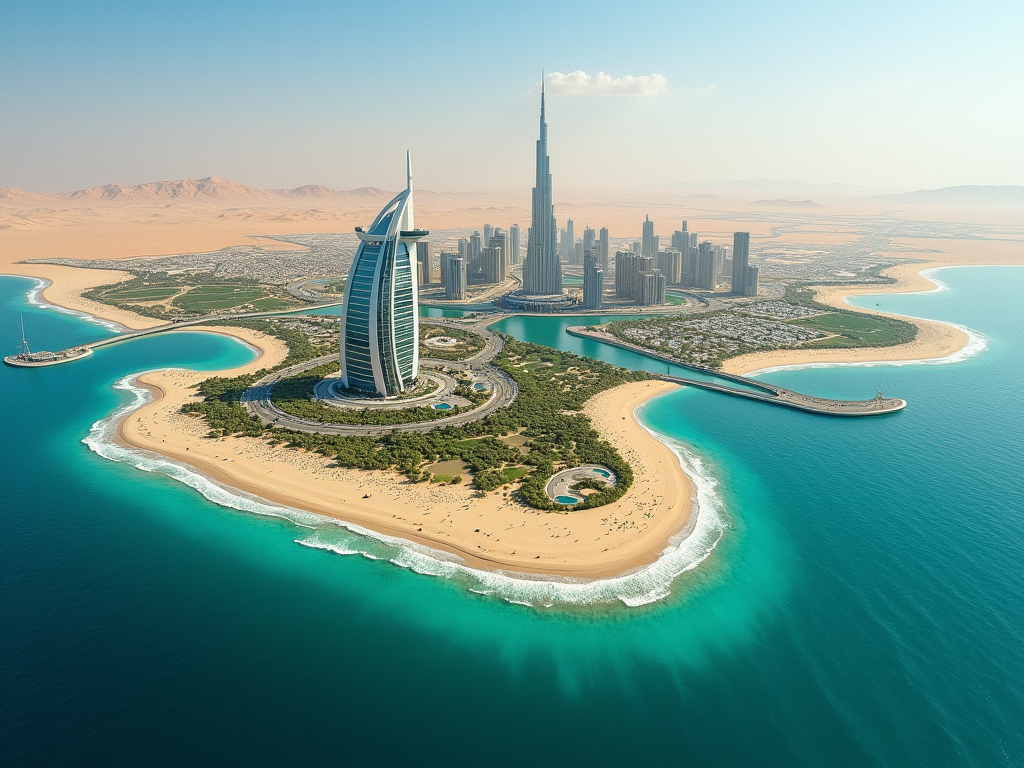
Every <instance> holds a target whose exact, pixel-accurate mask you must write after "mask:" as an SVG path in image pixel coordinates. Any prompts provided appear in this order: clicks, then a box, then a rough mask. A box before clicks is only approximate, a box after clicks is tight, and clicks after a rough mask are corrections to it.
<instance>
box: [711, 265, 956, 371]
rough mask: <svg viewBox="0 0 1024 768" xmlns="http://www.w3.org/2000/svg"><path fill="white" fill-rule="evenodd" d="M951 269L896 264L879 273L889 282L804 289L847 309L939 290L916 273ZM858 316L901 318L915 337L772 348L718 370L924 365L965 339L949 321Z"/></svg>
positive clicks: (741, 357) (951, 351)
mask: <svg viewBox="0 0 1024 768" xmlns="http://www.w3.org/2000/svg"><path fill="white" fill-rule="evenodd" d="M953 266H957V265H954V264H945V263H940V262H923V263H909V264H898V265H896V266H895V267H890V268H889V269H886V270H884V271H883V274H884V275H887V276H890V277H895V278H896V282H895V283H886V284H881V285H863V284H862V285H856V284H854V285H834V286H833V285H829V286H814V285H812V286H810V288H811V289H813V290H814V292H815V298H816V299H817V300H818V301H819V302H820V303H822V304H827V305H828V306H831V307H835V308H837V309H850V306H849V305H848V304H846V299H848V298H850V297H852V296H865V295H873V294H879V293H926V292H930V291H934V290H937V289H938V288H939V286H938V285H937V284H936V283H934V282H932V281H931V280H929V279H928V278H927V277H925V276H924V275H923V274H921V273H922V272H926V271H930V270H934V269H941V268H944V267H953ZM856 310H857V311H858V312H864V313H865V314H872V315H882V316H883V317H894V318H896V319H899V320H906V321H907V322H910V323H913V324H914V325H916V326H917V336H916V338H915V339H914V340H913V341H911V342H909V343H907V344H900V345H898V346H894V347H855V348H852V349H850V348H844V349H776V350H772V351H770V352H752V353H750V354H747V355H739V356H738V357H733V358H730V359H728V360H726V361H725V362H724V363H722V371H723V372H725V373H735V374H740V375H750V374H753V373H758V372H762V371H765V370H766V369H771V370H776V369H779V368H791V367H801V366H806V365H823V366H827V365H849V364H870V363H897V362H927V361H934V360H941V359H942V358H947V357H950V356H952V355H955V354H956V353H958V352H960V351H961V350H963V349H964V348H965V347H966V346H967V345H968V344H969V343H970V342H971V337H970V336H969V335H968V334H967V333H966V332H964V331H963V330H961V329H959V328H957V327H956V326H954V325H951V324H949V323H942V322H938V321H935V320H925V319H921V318H915V317H905V316H903V315H891V314H889V313H886V312H876V311H874V310H871V309H863V308H861V307H857V308H856Z"/></svg>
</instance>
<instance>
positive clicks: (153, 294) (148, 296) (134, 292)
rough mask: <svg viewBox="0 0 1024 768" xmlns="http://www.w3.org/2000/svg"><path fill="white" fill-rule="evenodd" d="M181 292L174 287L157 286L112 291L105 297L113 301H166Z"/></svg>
mask: <svg viewBox="0 0 1024 768" xmlns="http://www.w3.org/2000/svg"><path fill="white" fill-rule="evenodd" d="M179 290H181V289H180V288H177V287H176V286H159V287H154V288H130V289H124V290H116V289H115V290H113V291H110V292H109V293H107V296H108V297H109V298H111V299H113V300H114V301H166V300H167V299H169V298H171V296H174V295H175V294H176V293H178V291H179Z"/></svg>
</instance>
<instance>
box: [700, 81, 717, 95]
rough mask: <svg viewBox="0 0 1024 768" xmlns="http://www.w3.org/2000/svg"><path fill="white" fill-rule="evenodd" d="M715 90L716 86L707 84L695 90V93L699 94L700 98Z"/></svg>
mask: <svg viewBox="0 0 1024 768" xmlns="http://www.w3.org/2000/svg"><path fill="white" fill-rule="evenodd" d="M717 90H718V86H717V85H715V84H714V83H708V84H707V85H705V86H704V87H703V88H698V89H697V93H699V94H700V95H701V96H706V95H707V94H709V93H713V92H715V91H717Z"/></svg>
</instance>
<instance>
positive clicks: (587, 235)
mask: <svg viewBox="0 0 1024 768" xmlns="http://www.w3.org/2000/svg"><path fill="white" fill-rule="evenodd" d="M595 245H597V230H594V229H591V228H590V224H589V223H588V224H587V226H586V228H585V229H584V230H583V254H584V255H586V254H587V253H589V252H590V250H591V249H593V248H594V246H595Z"/></svg>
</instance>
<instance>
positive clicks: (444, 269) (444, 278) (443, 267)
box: [438, 251, 459, 288]
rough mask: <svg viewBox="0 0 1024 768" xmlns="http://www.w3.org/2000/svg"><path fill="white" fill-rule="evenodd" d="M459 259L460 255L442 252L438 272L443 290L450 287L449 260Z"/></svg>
mask: <svg viewBox="0 0 1024 768" xmlns="http://www.w3.org/2000/svg"><path fill="white" fill-rule="evenodd" d="M457 258H459V254H457V253H451V252H449V251H441V256H440V259H439V261H440V264H439V266H440V270H438V275H439V277H440V279H441V287H442V288H447V287H448V260H449V259H457Z"/></svg>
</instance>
